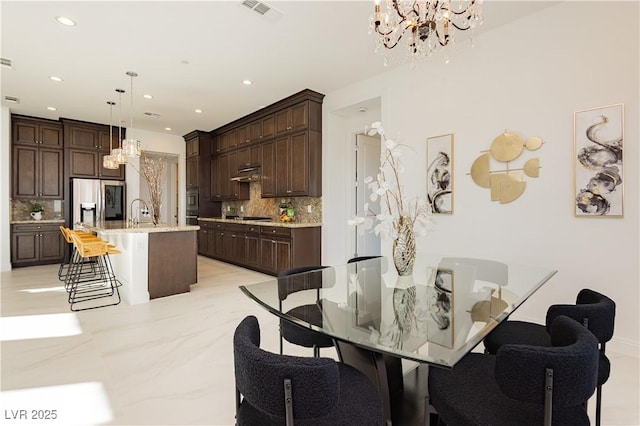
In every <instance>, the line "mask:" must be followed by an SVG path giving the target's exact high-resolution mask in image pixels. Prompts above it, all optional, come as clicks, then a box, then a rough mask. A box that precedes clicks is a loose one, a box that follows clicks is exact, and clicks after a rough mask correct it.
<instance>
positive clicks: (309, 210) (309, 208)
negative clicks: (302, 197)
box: [307, 204, 311, 213]
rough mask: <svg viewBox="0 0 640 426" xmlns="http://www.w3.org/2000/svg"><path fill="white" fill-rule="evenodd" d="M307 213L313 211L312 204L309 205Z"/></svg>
mask: <svg viewBox="0 0 640 426" xmlns="http://www.w3.org/2000/svg"><path fill="white" fill-rule="evenodd" d="M307 213H311V204H309V205H308V206H307Z"/></svg>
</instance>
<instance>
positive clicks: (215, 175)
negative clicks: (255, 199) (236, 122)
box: [211, 150, 249, 200]
mask: <svg viewBox="0 0 640 426" xmlns="http://www.w3.org/2000/svg"><path fill="white" fill-rule="evenodd" d="M238 166H239V165H238V150H231V151H227V152H225V153H222V154H220V155H217V156H214V157H213V158H212V159H211V176H212V182H211V186H212V189H214V192H213V194H215V195H214V196H213V198H214V199H216V200H248V199H249V184H248V183H247V182H237V181H232V180H231V178H232V177H233V176H235V175H237V174H238ZM214 179H215V181H214Z"/></svg>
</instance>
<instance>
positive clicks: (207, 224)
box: [198, 220, 215, 229]
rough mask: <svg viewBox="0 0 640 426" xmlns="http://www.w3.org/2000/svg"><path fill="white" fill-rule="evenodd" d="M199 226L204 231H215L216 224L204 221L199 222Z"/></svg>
mask: <svg viewBox="0 0 640 426" xmlns="http://www.w3.org/2000/svg"><path fill="white" fill-rule="evenodd" d="M198 225H199V226H200V228H203V229H214V228H215V223H214V222H208V221H204V220H199V221H198Z"/></svg>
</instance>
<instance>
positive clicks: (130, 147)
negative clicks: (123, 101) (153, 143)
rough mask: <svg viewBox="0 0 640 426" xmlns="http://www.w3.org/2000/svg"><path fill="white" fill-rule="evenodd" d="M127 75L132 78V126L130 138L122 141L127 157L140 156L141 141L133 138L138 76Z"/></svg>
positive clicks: (130, 72)
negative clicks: (134, 93) (134, 83)
mask: <svg viewBox="0 0 640 426" xmlns="http://www.w3.org/2000/svg"><path fill="white" fill-rule="evenodd" d="M127 75H128V76H129V77H131V92H130V94H131V126H130V127H129V137H128V138H127V139H125V140H123V141H122V152H123V153H124V155H126V156H127V157H139V156H140V141H139V140H137V139H134V138H133V78H134V77H137V76H138V74H137V73H135V72H133V71H127Z"/></svg>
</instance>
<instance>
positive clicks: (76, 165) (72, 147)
mask: <svg viewBox="0 0 640 426" xmlns="http://www.w3.org/2000/svg"><path fill="white" fill-rule="evenodd" d="M61 121H62V125H63V128H64V133H63V134H64V147H65V151H66V161H67V165H66V169H67V170H68V173H69V176H68V177H70V178H74V177H77V178H107V179H114V180H125V170H126V167H124V166H120V167H118V168H117V169H105V168H104V167H103V157H104V156H105V155H107V154H109V152H110V150H111V148H116V147H118V146H119V145H120V143H121V142H120V138H122V139H124V138H125V132H124V129H121V130H122V131H121V132H120V134H119V132H118V131H116V132H114V131H113V129H112V130H111V131H109V126H107V125H104V124H96V123H87V122H84V121H77V120H71V119H68V118H63V119H61ZM110 136H111V139H110V138H109V137H110Z"/></svg>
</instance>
